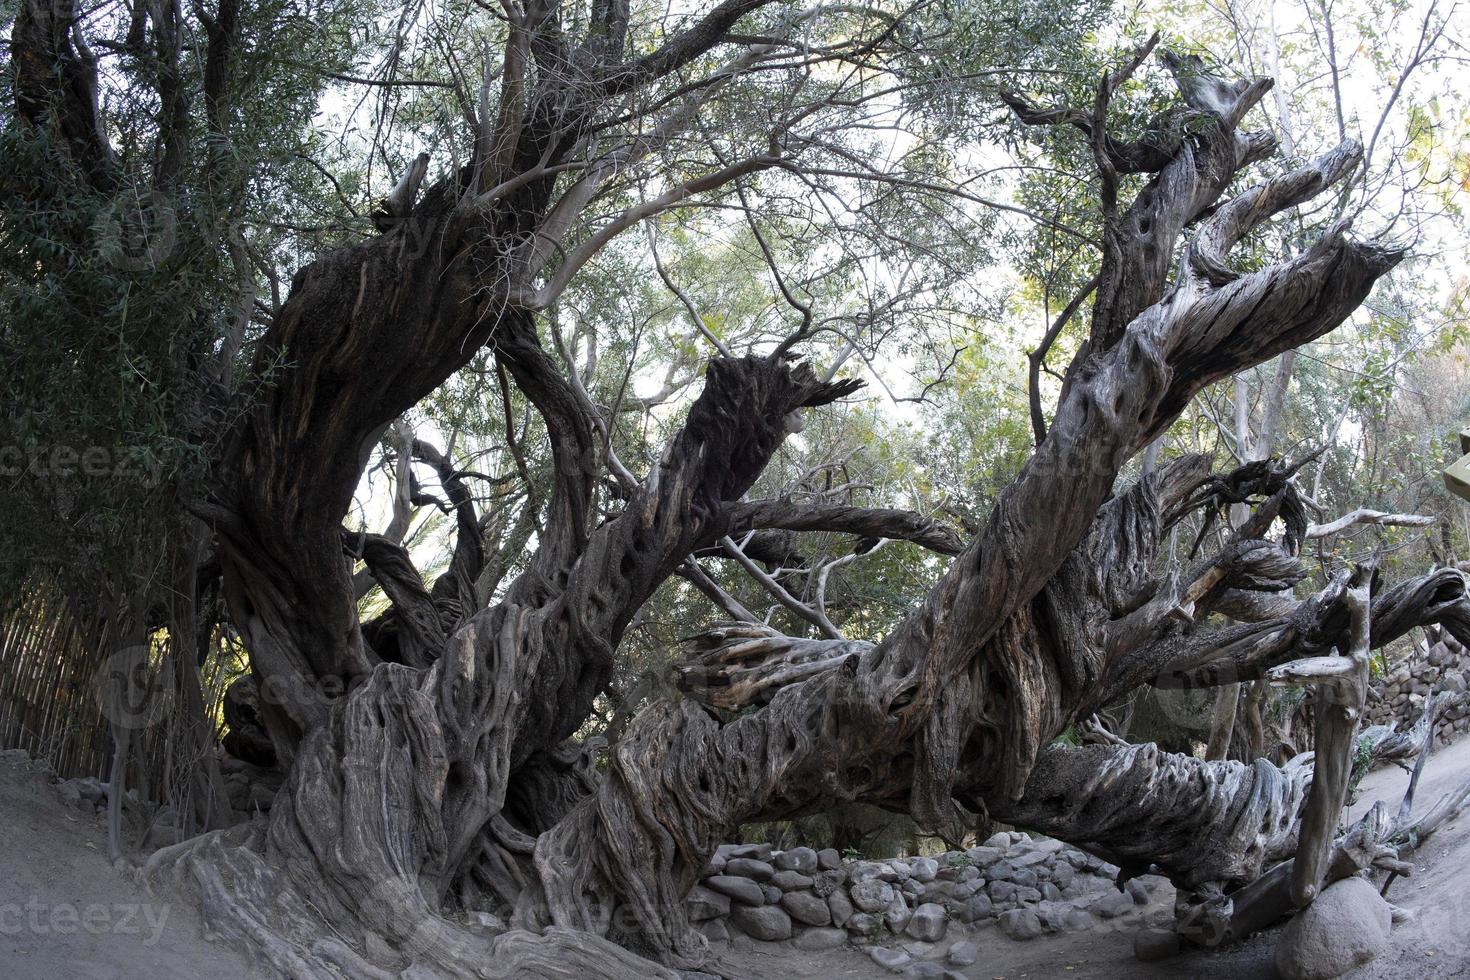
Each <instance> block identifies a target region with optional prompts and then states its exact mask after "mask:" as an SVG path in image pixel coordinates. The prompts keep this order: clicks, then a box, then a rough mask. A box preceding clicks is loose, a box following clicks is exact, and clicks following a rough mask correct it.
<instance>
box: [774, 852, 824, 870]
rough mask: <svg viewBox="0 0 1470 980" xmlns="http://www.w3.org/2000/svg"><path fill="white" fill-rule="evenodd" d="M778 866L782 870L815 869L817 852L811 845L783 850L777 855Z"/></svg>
mask: <svg viewBox="0 0 1470 980" xmlns="http://www.w3.org/2000/svg"><path fill="white" fill-rule="evenodd" d="M775 862H776V868H777V869H778V870H781V871H801V872H808V871H815V870H817V852H816V851H814V850H812V849H811V848H810V847H793V848H792V849H791V850H789V851H782V852H781V853H780V854H777V855H776V857H775Z"/></svg>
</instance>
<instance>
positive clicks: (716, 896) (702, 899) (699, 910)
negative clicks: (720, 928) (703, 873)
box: [684, 885, 730, 922]
mask: <svg viewBox="0 0 1470 980" xmlns="http://www.w3.org/2000/svg"><path fill="white" fill-rule="evenodd" d="M684 907H685V908H686V909H687V910H688V911H689V918H690V919H692V920H693V921H695V922H703V921H704V920H705V919H714V918H717V917H719V916H722V915H729V914H730V896H729V895H722V894H720V893H719V892H717V891H711V890H710V889H708V888H704V887H702V886H700V885H695V886H694V888H693V889H691V890H690V892H689V897H688V898H686V899H684Z"/></svg>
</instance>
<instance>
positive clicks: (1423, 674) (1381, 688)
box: [1366, 630, 1470, 743]
mask: <svg viewBox="0 0 1470 980" xmlns="http://www.w3.org/2000/svg"><path fill="white" fill-rule="evenodd" d="M1431 637H1432V640H1433V642H1432V643H1431V644H1430V645H1429V648H1428V649H1427V650H1426V649H1424V648H1423V647H1418V646H1416V647H1415V648H1414V649H1412V650H1411V651H1410V652H1409V653H1408V654H1407V655H1405V656H1403V657H1401V658H1400V659H1398V660H1396V661H1392V662H1391V663H1390V665H1389V670H1388V672H1387V673H1386V674H1383V675H1381V676H1379V677H1375V678H1374V679H1373V681H1372V683H1371V685H1370V688H1369V694H1368V708H1367V712H1366V714H1367V724H1370V725H1397V726H1398V727H1399V728H1400V729H1401V730H1402V729H1404V728H1407V727H1408V726H1410V725H1412V724H1414V722H1416V721H1418V720H1419V717H1420V715H1422V714H1423V713H1424V701H1425V699H1426V698H1427V697H1428V695H1429V692H1430V691H1431V690H1433V691H1434V692H1435V700H1436V702H1437V703H1438V708H1437V709H1436V711H1435V715H1436V720H1435V725H1434V732H1435V736H1436V738H1437V739H1438V741H1439V742H1440V743H1445V742H1450V741H1453V740H1454V739H1456V738H1458V737H1460V736H1461V735H1463V734H1464V733H1465V732H1467V731H1470V695H1467V694H1466V689H1467V686H1470V650H1467V649H1466V648H1465V647H1464V646H1462V645H1461V644H1460V643H1459V642H1458V641H1457V640H1455V638H1454V637H1452V636H1450V635H1449V634H1448V633H1445V632H1444V631H1443V630H1435V631H1434V633H1433V634H1431Z"/></svg>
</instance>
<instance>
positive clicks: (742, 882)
mask: <svg viewBox="0 0 1470 980" xmlns="http://www.w3.org/2000/svg"><path fill="white" fill-rule="evenodd" d="M704 887H706V888H708V889H710V890H711V891H715V892H719V893H720V894H721V895H728V896H729V897H730V898H733V899H734V900H735V901H737V902H739V903H740V904H741V905H751V906H754V905H764V904H766V893H765V891H764V890H763V889H762V888H761V886H760V885H757V884H756V883H755V882H753V881H751V880H750V879H749V878H735V877H731V876H730V875H712V876H711V877H709V878H706V879H704Z"/></svg>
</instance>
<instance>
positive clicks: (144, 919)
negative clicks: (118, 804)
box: [0, 754, 252, 980]
mask: <svg viewBox="0 0 1470 980" xmlns="http://www.w3.org/2000/svg"><path fill="white" fill-rule="evenodd" d="M0 828H3V837H0V840H3V841H4V844H3V847H0V977H5V978H7V980H132V978H135V977H137V978H146V980H207V978H214V977H231V978H235V977H250V976H252V974H251V973H250V971H249V969H248V968H247V966H246V962H245V960H244V959H243V958H241V957H240V956H239V955H237V954H236V953H234V952H233V951H231V950H229V949H227V948H225V947H224V946H221V945H217V944H215V943H211V942H208V941H207V940H205V939H204V938H203V930H202V927H201V925H200V921H199V916H198V914H197V913H196V912H195V911H194V909H192V908H190V907H189V905H188V904H186V903H184V902H182V901H179V900H177V899H175V898H173V897H172V896H169V895H162V894H160V895H151V894H149V893H148V892H147V891H146V890H145V889H143V888H142V887H140V886H139V885H138V884H137V883H135V882H134V880H133V879H132V877H131V875H130V874H128V873H127V872H126V871H119V870H116V869H114V868H113V866H112V864H111V863H110V862H109V861H108V860H107V832H106V827H105V824H104V823H103V821H102V819H101V817H99V816H94V815H92V814H90V813H83V812H81V811H78V810H76V809H73V808H71V807H67V806H65V805H64V804H63V803H62V802H61V800H60V798H59V797H58V796H57V793H56V787H55V785H54V777H53V776H51V775H50V773H49V772H47V771H45V770H44V769H41V768H40V767H37V766H35V765H34V764H33V763H30V762H28V761H18V760H17V759H16V758H15V757H14V756H13V755H8V754H7V755H0Z"/></svg>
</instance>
